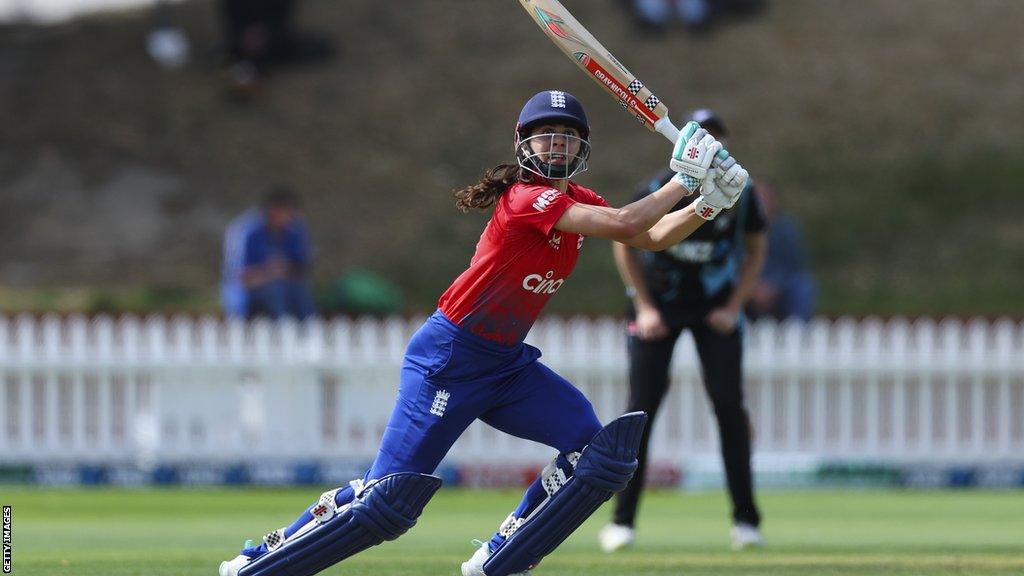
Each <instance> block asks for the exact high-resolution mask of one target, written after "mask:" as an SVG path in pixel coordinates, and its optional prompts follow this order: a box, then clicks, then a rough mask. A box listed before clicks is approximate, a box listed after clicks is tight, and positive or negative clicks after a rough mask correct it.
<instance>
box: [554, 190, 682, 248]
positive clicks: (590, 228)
mask: <svg viewBox="0 0 1024 576" xmlns="http://www.w3.org/2000/svg"><path fill="white" fill-rule="evenodd" d="M689 194H690V191H689V190H687V189H686V188H685V187H684V186H683V185H682V184H680V183H679V182H676V181H669V182H668V183H667V184H665V185H664V186H662V187H661V188H659V189H658V190H656V191H655V192H653V193H651V194H649V195H647V196H645V197H643V198H641V199H639V200H637V201H636V202H633V203H632V204H627V205H626V206H623V207H622V208H611V207H607V206H595V205H592V204H581V203H577V204H573V205H572V206H570V207H569V208H568V209H567V210H566V211H565V212H564V213H563V214H562V217H561V218H559V219H558V221H557V222H555V228H556V229H558V230H561V231H562V232H570V233H573V234H582V235H584V236H599V237H601V238H608V239H610V240H617V241H621V242H625V241H628V240H629V239H630V238H634V237H636V236H637V235H639V234H642V233H644V232H646V231H647V230H649V229H650V228H651V226H654V225H655V224H656V223H657V222H658V221H659V220H661V218H662V217H663V216H664V215H665V213H666V212H668V211H669V210H670V209H672V207H673V206H675V205H676V204H678V203H679V201H680V200H682V199H683V197H685V196H688V195H689Z"/></svg>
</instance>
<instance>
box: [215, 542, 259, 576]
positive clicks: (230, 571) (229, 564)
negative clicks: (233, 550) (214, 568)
mask: <svg viewBox="0 0 1024 576" xmlns="http://www.w3.org/2000/svg"><path fill="white" fill-rule="evenodd" d="M251 546H252V540H246V541H245V546H243V548H250V547H251ZM251 561H252V558H250V557H248V556H246V555H245V554H239V555H238V556H235V557H234V558H232V559H231V560H226V561H224V562H221V563H220V569H219V570H218V572H219V574H220V576H238V571H239V570H241V569H242V568H245V566H246V565H247V564H248V563H249V562H251Z"/></svg>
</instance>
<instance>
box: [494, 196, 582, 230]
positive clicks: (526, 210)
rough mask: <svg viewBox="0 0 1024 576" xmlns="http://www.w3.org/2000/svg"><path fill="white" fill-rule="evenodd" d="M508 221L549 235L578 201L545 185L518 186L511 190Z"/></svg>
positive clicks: (513, 224)
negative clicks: (559, 220)
mask: <svg viewBox="0 0 1024 576" xmlns="http://www.w3.org/2000/svg"><path fill="white" fill-rule="evenodd" d="M510 193H511V196H510V197H509V203H508V221H509V224H510V225H512V226H520V227H525V228H533V229H535V230H538V231H539V232H540V233H541V234H543V235H545V236H547V235H548V234H550V233H551V230H552V229H553V228H554V227H555V224H556V223H557V222H558V219H559V218H561V217H562V214H565V211H566V210H568V209H569V207H570V206H572V205H573V204H575V203H576V201H575V200H573V199H572V198H570V197H569V196H568V195H566V194H563V193H561V192H559V191H558V190H556V189H554V188H549V187H545V186H516V187H515V188H513V189H512V190H510Z"/></svg>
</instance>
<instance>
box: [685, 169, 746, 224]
mask: <svg viewBox="0 0 1024 576" xmlns="http://www.w3.org/2000/svg"><path fill="white" fill-rule="evenodd" d="M748 178H749V174H747V171H746V170H744V169H743V166H740V163H739V162H736V161H735V160H733V159H732V158H731V157H730V158H728V159H726V160H725V161H724V162H722V164H721V165H720V167H718V168H712V169H711V170H709V171H708V175H707V177H706V178H704V184H703V186H702V187H701V190H700V198H699V199H698V200H697V201H696V202H694V203H693V210H694V212H696V213H697V216H700V217H701V218H703V219H705V220H714V218H715V216H718V213H719V212H721V211H722V210H727V209H729V208H732V207H733V206H734V205H735V204H736V201H737V200H739V197H740V194H741V193H743V189H744V188H745V187H746V186H747V179H748Z"/></svg>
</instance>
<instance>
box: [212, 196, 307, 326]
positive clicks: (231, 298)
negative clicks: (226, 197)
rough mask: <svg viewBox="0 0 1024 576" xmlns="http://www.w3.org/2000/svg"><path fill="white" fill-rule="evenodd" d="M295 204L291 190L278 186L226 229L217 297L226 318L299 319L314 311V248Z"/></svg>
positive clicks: (297, 200) (295, 200)
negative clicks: (258, 206)
mask: <svg viewBox="0 0 1024 576" xmlns="http://www.w3.org/2000/svg"><path fill="white" fill-rule="evenodd" d="M298 206H299V199H298V196H297V195H296V194H295V192H293V191H292V190H291V189H290V188H287V187H284V186H278V187H275V188H273V189H271V190H270V191H269V192H268V193H267V195H266V197H265V198H264V201H263V204H262V206H261V207H260V208H258V209H250V210H247V211H246V212H244V213H243V214H241V215H240V216H238V217H237V218H235V219H234V220H232V222H231V224H230V225H229V226H228V230H227V232H226V233H225V239H224V284H223V287H222V293H221V295H222V299H223V302H224V306H225V312H226V313H227V314H228V315H229V316H235V317H244V318H253V317H257V316H266V317H270V318H275V319H276V318H281V317H283V316H292V317H295V318H298V319H300V320H301V319H304V318H307V317H309V316H311V315H313V314H314V313H315V308H314V305H313V296H312V292H311V289H310V282H309V274H310V268H311V264H312V246H311V244H310V241H309V234H308V233H307V231H306V224H305V222H304V221H303V219H302V218H301V217H300V216H299V214H298Z"/></svg>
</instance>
